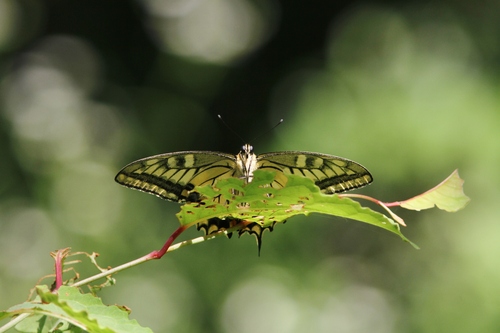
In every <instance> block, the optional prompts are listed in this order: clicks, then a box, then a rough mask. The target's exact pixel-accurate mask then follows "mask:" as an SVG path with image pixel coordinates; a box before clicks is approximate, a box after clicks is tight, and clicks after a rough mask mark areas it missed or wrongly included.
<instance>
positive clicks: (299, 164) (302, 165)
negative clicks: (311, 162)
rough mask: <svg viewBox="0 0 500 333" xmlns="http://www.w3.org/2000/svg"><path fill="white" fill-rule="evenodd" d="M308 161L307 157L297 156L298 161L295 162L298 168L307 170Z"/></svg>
mask: <svg viewBox="0 0 500 333" xmlns="http://www.w3.org/2000/svg"><path fill="white" fill-rule="evenodd" d="M306 161H307V156H306V155H297V159H296V160H295V163H296V165H297V167H298V168H305V167H306Z"/></svg>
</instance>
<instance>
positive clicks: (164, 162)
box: [115, 151, 241, 202]
mask: <svg viewBox="0 0 500 333" xmlns="http://www.w3.org/2000/svg"><path fill="white" fill-rule="evenodd" d="M230 177H241V173H240V171H239V169H238V168H237V166H236V158H235V156H234V155H230V154H224V153H219V152H210V151H187V152H178V153H169V154H162V155H156V156H151V157H147V158H144V159H141V160H138V161H135V162H132V163H130V164H128V165H127V166H125V167H124V168H123V169H122V170H121V171H120V172H119V173H118V174H117V175H116V177H115V180H116V181H117V182H118V183H120V184H122V185H125V186H127V187H131V188H135V189H138V190H141V191H145V192H149V193H152V194H155V195H157V196H159V197H161V198H164V199H167V200H171V201H177V202H196V201H198V200H199V195H198V193H197V192H196V191H193V189H194V188H195V187H197V186H204V185H210V186H214V185H215V183H216V182H217V180H219V179H224V178H230Z"/></svg>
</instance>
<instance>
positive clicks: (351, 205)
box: [0, 170, 469, 333]
mask: <svg viewBox="0 0 500 333" xmlns="http://www.w3.org/2000/svg"><path fill="white" fill-rule="evenodd" d="M273 177H274V175H273V173H272V172H268V171H260V170H258V171H256V172H255V174H254V180H253V181H252V182H251V183H249V184H247V185H244V183H243V180H241V179H235V178H231V179H228V180H223V181H220V182H219V183H218V184H217V187H203V188H200V189H199V191H200V193H202V194H203V195H204V197H205V199H204V200H203V201H202V202H201V203H197V204H186V205H184V206H182V208H181V211H180V212H179V213H178V214H177V217H178V219H179V221H180V223H181V228H182V229H181V232H182V231H183V230H185V227H187V226H191V225H194V224H196V223H200V222H202V221H206V220H208V219H211V218H235V219H237V220H239V221H245V222H250V223H258V224H259V225H261V226H262V227H267V226H270V225H273V224H274V223H276V222H283V221H285V220H286V219H289V218H291V217H293V216H295V215H298V214H304V215H309V214H310V213H321V214H327V215H332V216H339V217H344V218H349V219H352V220H357V221H360V222H365V223H369V224H372V225H374V226H377V227H380V228H383V229H385V230H388V231H390V232H393V233H395V234H397V235H398V236H400V237H401V238H402V239H403V240H405V241H407V242H410V241H409V240H408V239H407V238H406V237H405V236H404V235H403V234H402V233H401V231H400V226H399V224H403V225H404V222H403V221H402V219H400V218H399V217H397V216H396V215H395V214H394V213H392V212H391V211H390V210H389V208H388V207H390V206H397V205H399V206H401V207H405V208H408V209H414V210H420V209H427V208H431V207H433V206H434V205H436V206H437V207H439V208H442V209H445V210H448V211H456V210H458V209H461V208H463V207H464V206H465V205H466V204H467V203H468V201H469V199H468V198H467V197H466V196H465V194H464V193H463V190H462V184H463V181H462V180H461V179H460V178H459V176H458V172H456V171H455V172H454V173H452V175H450V176H449V177H448V178H447V179H446V180H444V181H443V182H442V183H441V184H439V185H438V186H436V187H434V188H433V189H431V190H429V191H427V192H425V193H423V194H421V195H419V196H416V197H414V198H412V199H409V200H406V201H403V202H395V203H383V202H380V201H378V200H376V199H373V198H369V197H366V196H362V195H355V194H354V195H349V194H344V195H324V194H322V193H321V192H320V191H319V188H318V187H316V186H315V185H314V183H313V182H312V181H311V180H310V179H307V178H304V177H297V176H293V175H292V176H288V181H287V183H286V186H285V187H284V188H282V189H273V188H270V187H268V186H267V184H270V183H271V182H272V180H273ZM349 196H353V197H358V198H364V199H368V200H371V201H374V202H376V203H378V204H379V205H381V206H382V207H384V209H386V210H387V211H389V212H390V213H391V216H392V217H393V218H394V217H395V218H396V220H397V221H398V222H399V224H398V223H396V222H395V221H394V220H393V219H391V218H389V217H387V216H385V215H383V214H381V213H378V212H375V211H373V210H371V209H369V208H366V207H362V206H361V205H360V204H359V203H358V202H356V201H354V200H352V199H351V198H349ZM241 227H242V226H235V228H236V229H237V228H241ZM225 232H227V230H221V231H220V232H219V234H223V233H225ZM176 236H177V235H176ZM209 237H211V236H207V237H206V238H205V239H208V238H209ZM173 239H175V237H174V238H172V237H170V238H169V241H170V240H173ZM169 241H167V243H168V246H166V247H165V251H166V250H168V248H169V247H170V244H171V243H170V242H169ZM184 243H186V242H184ZM410 243H411V242H410ZM189 244H194V243H192V242H191V243H189ZM411 244H412V245H414V244H413V243H411ZM414 246H415V245H414ZM415 247H416V246H415ZM177 248H179V247H176V249H177ZM68 255H69V251H68V250H61V251H58V252H57V254H56V255H53V257H54V258H55V260H56V284H55V287H54V289H55V292H52V291H50V290H49V288H48V287H47V286H37V287H36V292H37V295H38V296H37V297H36V298H35V299H34V300H32V301H27V302H24V303H21V304H19V305H16V306H13V307H11V308H9V309H7V310H6V311H3V312H0V320H2V319H4V318H8V317H13V316H17V318H15V319H14V320H12V321H11V322H10V323H9V324H7V325H5V326H4V327H3V328H0V332H4V331H5V330H7V329H8V328H10V327H12V326H14V325H15V328H16V329H17V330H18V331H19V332H35V331H36V332H75V333H76V332H82V331H88V332H97V333H101V332H102V333H114V332H124V333H125V332H134V333H139V332H152V331H151V330H150V329H148V328H143V327H141V326H140V325H139V324H138V323H137V322H136V321H135V320H130V319H129V318H128V314H129V313H128V311H127V310H126V309H125V308H120V307H117V306H106V305H104V304H103V303H102V301H101V300H100V299H99V298H97V297H96V296H95V295H93V294H83V293H82V292H81V291H80V290H79V289H78V288H76V286H78V285H82V284H83V283H85V284H86V283H89V282H90V281H94V280H96V279H98V278H101V277H104V276H106V277H107V278H108V280H109V276H110V275H111V274H112V273H115V272H118V271H120V270H123V269H125V268H129V267H131V266H132V265H137V264H140V263H143V262H145V261H147V260H150V259H153V257H151V256H146V257H143V258H140V259H138V260H135V261H133V262H131V263H128V264H125V265H122V266H120V267H116V268H115V269H112V270H108V269H102V268H100V267H99V266H98V265H97V263H96V261H95V257H96V256H95V255H89V257H90V259H91V261H92V263H93V264H94V265H95V266H96V267H97V268H98V269H99V270H100V271H101V274H98V275H96V276H94V279H92V278H89V279H86V280H84V281H80V282H79V283H74V281H73V279H72V280H69V281H68V282H66V283H70V284H72V285H73V286H72V287H71V286H64V285H62V284H63V281H62V272H63V263H64V259H65V258H66V257H67V256H68ZM160 257H161V256H160ZM107 285H111V284H107ZM91 290H97V289H96V288H95V287H91Z"/></svg>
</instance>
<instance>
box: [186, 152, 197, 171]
mask: <svg viewBox="0 0 500 333" xmlns="http://www.w3.org/2000/svg"><path fill="white" fill-rule="evenodd" d="M194 162H195V158H194V155H193V154H189V155H184V167H185V168H192V167H193V166H194Z"/></svg>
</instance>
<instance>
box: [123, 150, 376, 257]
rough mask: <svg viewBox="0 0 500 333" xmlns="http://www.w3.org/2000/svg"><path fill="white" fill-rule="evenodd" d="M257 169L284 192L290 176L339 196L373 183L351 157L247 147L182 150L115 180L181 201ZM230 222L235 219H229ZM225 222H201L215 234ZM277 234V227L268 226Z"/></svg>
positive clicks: (137, 165)
mask: <svg viewBox="0 0 500 333" xmlns="http://www.w3.org/2000/svg"><path fill="white" fill-rule="evenodd" d="M255 170H268V171H273V172H274V173H275V174H276V176H275V178H274V180H273V182H272V183H271V184H269V185H270V186H271V187H272V188H276V189H279V188H282V187H283V186H285V183H286V181H287V178H286V175H299V176H303V177H306V178H310V179H312V180H313V181H314V183H315V184H316V185H317V186H318V187H319V188H320V190H321V192H323V193H324V194H335V193H342V192H345V191H349V190H352V189H355V188H359V187H363V186H365V185H368V184H370V183H371V182H372V181H373V177H372V175H371V174H370V172H369V171H368V170H367V169H366V168H365V167H363V166H362V165H361V164H359V163H357V162H354V161H351V160H348V159H346V158H342V157H338V156H333V155H327V154H321V153H311V152H304V151H281V152H273V153H264V154H260V155H256V154H254V152H253V147H252V146H251V145H249V144H245V145H244V146H243V148H242V151H240V152H239V153H238V154H237V155H232V154H227V153H221V152H213V151H183V152H176V153H166V154H160V155H155V156H150V157H146V158H143V159H140V160H137V161H134V162H132V163H130V164H128V165H126V166H125V167H124V168H123V169H122V170H121V171H120V172H118V174H117V175H116V177H115V180H116V182H118V183H119V184H121V185H124V186H126V187H130V188H133V189H137V190H140V191H144V192H148V193H151V194H154V195H156V196H158V197H160V198H163V199H167V200H170V201H175V202H179V203H194V202H199V201H200V200H201V195H200V194H199V193H198V192H197V191H196V189H197V187H199V186H205V185H209V186H212V187H213V186H216V184H217V181H219V180H221V179H227V178H231V177H235V178H240V179H243V180H244V181H245V183H249V182H251V181H252V179H253V173H254V171H255ZM229 221H234V220H231V219H229ZM229 224H230V223H229V222H228V221H226V219H219V218H217V219H211V220H209V221H207V222H205V223H199V224H198V230H200V229H204V230H205V233H207V234H210V233H213V232H217V231H219V230H223V229H226V228H227V227H228V225H229ZM259 227H260V226H259V225H257V226H255V225H253V224H250V225H247V226H246V227H245V228H243V229H241V230H240V235H241V233H243V232H249V233H252V234H255V235H256V236H257V241H258V243H259V248H260V237H261V234H262V232H263V230H264V229H266V228H262V227H260V229H259ZM268 228H269V229H271V230H272V227H268Z"/></svg>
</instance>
